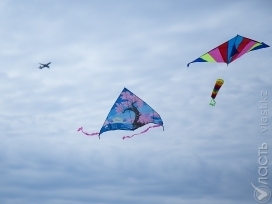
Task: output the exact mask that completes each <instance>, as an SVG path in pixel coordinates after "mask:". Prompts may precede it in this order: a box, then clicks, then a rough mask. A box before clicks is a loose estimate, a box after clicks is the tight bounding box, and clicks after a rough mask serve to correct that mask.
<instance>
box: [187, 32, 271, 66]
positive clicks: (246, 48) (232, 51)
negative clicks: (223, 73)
mask: <svg viewBox="0 0 272 204" xmlns="http://www.w3.org/2000/svg"><path fill="white" fill-rule="evenodd" d="M267 47H269V45H267V44H265V43H263V42H258V41H255V40H252V39H249V38H246V37H243V36H240V35H237V36H235V37H234V38H232V39H230V40H229V41H227V42H224V43H223V44H221V45H219V46H218V47H216V48H214V49H212V50H211V51H209V52H207V53H205V54H203V55H202V56H200V57H199V58H197V59H195V60H194V61H192V62H190V63H188V64H187V67H189V65H190V64H191V63H194V62H224V63H226V64H227V65H228V64H229V63H231V62H233V61H234V60H236V59H238V58H239V57H241V56H242V55H244V54H245V53H247V52H250V51H253V50H258V49H262V48H267Z"/></svg>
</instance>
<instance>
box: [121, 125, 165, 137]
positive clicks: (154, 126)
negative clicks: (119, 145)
mask: <svg viewBox="0 0 272 204" xmlns="http://www.w3.org/2000/svg"><path fill="white" fill-rule="evenodd" d="M160 126H161V125H153V126H149V127H148V128H147V129H145V130H144V131H142V132H140V133H136V134H133V135H131V136H124V137H123V140H124V139H126V138H132V137H134V136H135V135H140V134H143V133H145V132H147V131H148V130H149V129H150V128H156V127H160Z"/></svg>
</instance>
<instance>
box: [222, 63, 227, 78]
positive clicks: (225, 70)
mask: <svg viewBox="0 0 272 204" xmlns="http://www.w3.org/2000/svg"><path fill="white" fill-rule="evenodd" d="M227 68H228V65H227V66H226V68H225V70H224V72H223V75H222V77H221V78H223V76H224V74H225V72H226V70H227Z"/></svg>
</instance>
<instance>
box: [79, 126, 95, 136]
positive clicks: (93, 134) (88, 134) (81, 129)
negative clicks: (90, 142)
mask: <svg viewBox="0 0 272 204" xmlns="http://www.w3.org/2000/svg"><path fill="white" fill-rule="evenodd" d="M77 131H81V132H82V133H83V134H85V135H87V136H95V135H99V132H95V133H87V132H84V131H83V127H80V128H78V130H77Z"/></svg>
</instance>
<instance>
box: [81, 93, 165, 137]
mask: <svg viewBox="0 0 272 204" xmlns="http://www.w3.org/2000/svg"><path fill="white" fill-rule="evenodd" d="M148 123H153V124H155V125H153V126H149V127H148V128H147V129H145V130H144V131H142V132H140V133H136V134H133V135H131V136H124V137H123V139H125V138H131V137H133V136H135V135H139V134H143V133H145V132H147V131H148V130H149V129H150V128H155V127H160V126H162V127H163V121H162V119H161V117H160V115H159V114H158V113H157V112H156V111H155V110H154V109H153V108H151V107H150V106H149V105H148V104H147V103H146V102H144V101H143V100H142V99H140V98H139V97H138V96H136V95H135V94H133V93H132V92H131V91H129V90H128V89H127V88H124V89H123V91H122V92H121V94H120V95H119V97H118V98H117V100H116V101H115V103H114V105H113V106H112V108H111V110H110V112H109V114H108V116H107V118H106V120H105V122H104V124H103V126H102V127H101V129H100V131H99V132H96V133H91V134H89V133H86V132H84V131H83V128H82V127H81V128H79V129H78V131H81V132H83V133H84V134H85V135H88V136H94V135H98V136H99V138H100V135H101V134H102V133H103V132H107V131H112V130H130V131H134V130H136V129H138V128H140V127H142V126H144V125H146V124H148ZM163 130H164V127H163Z"/></svg>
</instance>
